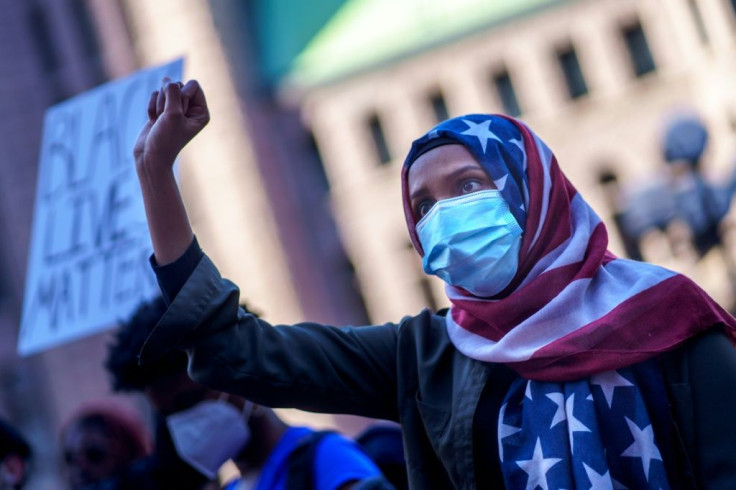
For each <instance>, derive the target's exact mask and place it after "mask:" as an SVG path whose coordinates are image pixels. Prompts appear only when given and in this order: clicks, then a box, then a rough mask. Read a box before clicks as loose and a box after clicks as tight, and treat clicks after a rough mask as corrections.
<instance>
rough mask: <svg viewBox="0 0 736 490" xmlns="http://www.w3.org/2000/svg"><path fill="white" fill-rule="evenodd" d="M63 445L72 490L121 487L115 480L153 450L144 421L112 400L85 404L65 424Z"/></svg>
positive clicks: (62, 433)
mask: <svg viewBox="0 0 736 490" xmlns="http://www.w3.org/2000/svg"><path fill="white" fill-rule="evenodd" d="M61 447H62V451H63V457H64V462H65V463H66V470H67V474H68V478H69V484H70V487H71V488H72V490H87V489H90V488H118V487H117V486H113V482H115V485H119V484H118V483H117V481H118V479H119V478H120V477H121V475H122V474H124V473H125V472H126V471H127V470H128V467H129V466H130V465H131V464H133V463H135V462H138V461H143V460H144V459H145V457H146V456H147V455H148V453H149V452H150V442H149V438H148V435H147V433H146V429H145V426H144V424H143V422H142V420H140V418H139V417H138V416H137V415H136V414H135V413H134V412H133V411H132V410H130V409H127V408H126V407H123V406H122V405H117V404H113V403H110V402H105V403H88V404H86V405H84V406H82V407H81V408H80V409H79V410H78V411H77V412H76V414H75V415H74V416H73V417H72V418H71V419H70V420H69V421H68V422H67V423H66V425H65V426H64V427H63V429H62V432H61Z"/></svg>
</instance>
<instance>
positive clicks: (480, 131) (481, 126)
mask: <svg viewBox="0 0 736 490" xmlns="http://www.w3.org/2000/svg"><path fill="white" fill-rule="evenodd" d="M463 122H464V123H465V124H467V125H468V129H466V130H465V131H463V132H462V134H465V135H469V136H475V137H477V138H478V141H480V146H481V148H483V153H485V152H486V146H487V145H488V140H496V141H498V142H499V143H501V144H503V140H502V139H501V138H499V137H498V136H496V134H495V133H494V132H493V131H491V129H490V126H491V120H490V119H486V120H485V121H483V122H481V123H477V124H476V123H474V122H473V121H470V120H468V119H463Z"/></svg>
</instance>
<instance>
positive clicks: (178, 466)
mask: <svg viewBox="0 0 736 490" xmlns="http://www.w3.org/2000/svg"><path fill="white" fill-rule="evenodd" d="M208 121H209V110H208V107H207V103H206V99H205V96H204V92H203V90H202V89H201V87H200V86H199V84H198V83H197V82H196V81H189V82H187V83H186V84H183V83H181V82H172V81H170V80H165V81H164V84H163V86H162V88H161V90H159V91H156V92H154V93H153V94H152V95H151V98H150V100H149V104H148V121H147V123H146V125H145V127H144V128H143V129H142V131H141V134H140V136H139V138H138V141H137V143H136V147H135V151H134V153H135V158H136V167H137V171H138V175H139V178H140V184H141V189H142V193H143V198H144V203H145V207H146V214H147V219H148V224H149V229H150V232H151V238H152V243H153V248H154V254H153V256H152V266H153V269H154V272H155V273H156V276H157V278H158V281H159V285H160V287H161V293H162V296H161V297H160V298H157V299H155V300H154V301H152V302H149V303H145V304H143V305H141V307H140V308H139V309H138V310H137V311H136V312H135V313H134V314H133V315H132V316H131V317H130V318H129V319H128V320H127V321H126V322H125V323H124V324H122V325H121V326H120V328H119V329H118V331H117V334H116V336H115V340H114V342H113V343H112V344H111V345H110V349H109V353H108V358H107V362H106V368H107V370H108V371H109V373H110V375H111V379H112V386H113V388H114V389H115V390H116V391H121V392H137V393H140V394H142V395H143V396H144V397H145V399H146V400H147V402H148V405H149V406H150V407H151V408H152V412H153V416H152V419H153V420H154V422H153V428H154V429H153V434H154V436H153V437H149V436H148V432H147V430H146V429H145V427H146V425H145V424H144V423H143V422H142V421H141V420H140V419H138V418H137V417H136V416H135V415H134V414H132V413H129V412H128V411H126V410H123V409H121V408H120V407H117V406H109V405H101V404H95V405H87V406H85V407H83V408H82V409H81V410H80V411H79V413H77V414H76V415H75V416H74V417H73V418H72V420H70V421H69V422H68V423H67V424H66V425H65V426H64V429H63V432H62V434H61V439H60V444H61V446H62V448H63V456H64V457H63V459H64V462H65V464H66V468H67V475H68V479H69V482H70V486H71V488H72V489H74V490H93V489H127V488H136V489H149V488H150V489H156V488H192V489H214V488H225V489H227V490H245V489H256V490H269V489H310V488H314V489H318V490H321V489H358V490H360V489H363V490H366V489H391V488H397V489H404V488H409V487H411V488H418V489H432V488H438V489H445V488H460V489H474V488H479V489H486V488H509V489H517V488H521V489H523V488H527V489H536V488H538V487H539V488H544V489H546V488H568V489H571V488H581V489H582V488H585V489H588V488H595V489H598V488H631V489H639V488H642V489H644V488H652V489H654V488H658V489H665V488H719V489H720V488H722V489H731V488H736V418H734V417H733V415H732V414H733V412H734V409H736V396H735V395H734V393H736V391H734V390H733V387H734V386H736V350H735V349H734V343H735V342H736V319H735V318H734V317H733V316H732V315H731V314H730V313H729V312H728V311H727V310H726V309H725V308H723V307H722V306H720V305H719V304H718V303H716V302H715V301H714V300H713V299H712V298H711V297H710V296H709V295H708V294H707V293H706V292H705V291H704V290H702V289H701V288H700V287H699V286H697V285H696V284H695V283H694V282H692V281H691V280H690V279H688V278H687V277H685V276H683V275H681V274H678V273H676V272H673V271H670V270H667V269H665V268H662V267H659V266H655V265H652V264H648V263H646V262H644V261H642V260H630V259H627V258H620V257H617V256H616V255H614V254H613V253H611V252H610V251H609V250H608V236H607V229H606V226H605V224H604V222H603V220H601V218H600V217H599V216H598V215H597V214H596V213H595V212H594V211H593V210H592V209H591V208H590V207H589V206H588V204H587V203H586V201H585V200H584V198H583V196H581V195H580V193H578V192H577V190H576V189H575V188H574V186H573V185H572V184H571V183H570V181H569V180H568V179H567V178H566V177H565V175H564V173H563V171H562V164H561V162H558V160H557V158H556V157H555V155H554V153H553V151H552V150H551V149H550V148H548V147H547V146H546V144H545V143H544V142H543V141H542V140H541V139H540V138H539V137H538V136H537V135H536V134H535V133H534V132H533V131H532V129H530V128H529V127H528V126H526V125H525V124H524V123H522V122H520V121H519V120H516V119H514V118H510V117H506V116H500V115H487V114H468V115H465V116H461V117H456V118H452V119H448V120H446V121H443V122H442V123H440V124H439V125H437V126H436V127H435V128H432V129H431V130H430V131H429V132H427V133H426V134H424V135H423V136H421V137H419V138H418V139H417V140H415V141H414V143H413V145H412V147H411V149H410V151H409V153H408V155H407V157H406V159H405V163H404V166H403V170H402V174H401V182H400V185H401V189H402V199H403V210H404V215H405V218H406V223H407V227H408V233H409V235H410V237H411V240H412V243H413V244H414V247H415V249H416V251H417V253H418V254H419V256H420V257H421V258H422V263H423V268H424V270H425V272H426V273H427V274H431V275H436V276H438V277H439V278H440V279H442V280H443V281H444V282H445V284H446V289H445V290H446V294H447V297H448V300H449V303H450V305H451V306H450V307H449V308H446V309H443V310H440V311H429V310H424V311H422V312H418V313H416V312H414V313H412V312H407V313H409V315H408V316H406V317H404V318H403V319H397V322H396V323H387V324H384V325H373V326H363V327H354V326H347V327H334V326H328V325H321V324H317V323H308V322H305V323H300V324H297V325H271V324H269V323H268V322H267V321H266V320H265V319H263V318H261V317H260V316H259V315H258V314H256V313H254V312H253V311H252V310H251V309H250V308H248V307H247V306H246V305H244V304H242V302H241V299H240V297H239V290H238V288H237V286H236V285H234V284H233V283H231V282H230V281H228V280H227V279H224V278H222V277H221V276H220V273H219V271H218V270H217V268H216V266H215V265H214V264H213V263H212V261H210V259H209V258H208V257H207V255H206V254H205V252H204V251H203V250H202V249H201V248H200V246H199V244H198V242H197V239H196V237H195V236H194V233H193V232H192V229H191V227H190V225H189V221H188V218H187V214H186V209H185V208H184V205H183V202H182V200H181V196H180V194H179V190H178V187H177V184H176V180H175V178H174V174H173V171H172V165H173V162H174V159H175V158H176V156H177V154H178V153H179V152H180V151H181V149H183V148H184V146H185V145H186V144H187V143H188V142H189V141H190V140H191V139H192V138H194V137H195V136H196V134H197V133H198V132H199V131H200V130H202V129H203V128H204V127H205V126H206V125H207V123H208ZM699 128H701V129H702V125H701V126H698V122H697V121H695V122H693V120H692V119H689V120H681V121H678V122H677V123H676V124H675V125H673V126H672V127H671V128H670V129H671V131H668V134H667V138H669V139H667V140H666V144H665V150H666V151H665V153H666V155H665V156H666V159H667V161H670V162H675V163H678V164H679V163H684V164H685V166H686V170H688V171H689V172H695V171H697V170H698V162H699V159H700V156H701V155H702V152H703V148H704V145H705V140H706V139H707V138H705V137H704V135H703V133H702V132H700V133H698V131H699ZM683 134H684V135H685V136H683ZM678 135H679V136H678ZM693 135H695V136H693ZM706 136H707V134H706ZM696 181H697V182H700V183H701V184H702V180H698V179H696ZM698 185H700V184H698ZM698 185H696V190H697V191H698V192H697V196H698V199H699V200H700V201H698V202H700V203H701V204H703V203H704V202H706V203H707V202H716V203H717V204H718V205H717V206H716V205H715V204H714V205H713V206H710V207H708V210H709V211H708V213H710V214H707V215H705V216H706V218H705V219H706V221H707V222H708V223H707V225H708V226H705V225H703V226H702V227H700V228H699V227H698V226H700V224H702V223H701V222H700V221H698V217H697V216H700V217H701V218H702V216H701V215H702V213H701V215H698V214H697V212H696V211H698V209H700V210H701V211H702V209H701V208H699V207H698V206H695V205H692V206H691V204H692V202H691V200H690V201H688V199H686V198H682V199H681V200H680V204H681V205H680V208H678V207H677V206H675V208H673V209H680V211H678V212H681V213H682V214H681V215H680V217H681V218H682V219H684V220H685V221H686V222H688V223H690V225H691V226H692V228H693V232H694V233H693V237H694V240H695V242H694V243H695V246H696V247H698V250H701V251H702V252H703V253H705V252H707V250H708V249H709V248H710V247H712V246H713V245H714V243H713V241H714V240H716V241H719V240H720V235H719V233H720V232H719V231H717V230H718V226H719V225H720V220H721V219H723V217H724V216H725V214H726V212H725V211H727V209H728V205H727V204H724V202H726V201H727V199H726V198H723V199H721V198H720V197H719V198H717V199H715V198H713V196H712V195H711V194H712V193H710V192H708V191H707V189H706V190H705V191H703V189H702V188H701V187H702V185H700V187H698ZM727 192H732V189H731V187H729V188H728V190H727ZM683 195H684V194H683ZM687 196H690V197H692V196H691V194H687ZM675 197H677V196H675ZM683 203H684V204H683ZM696 204H697V203H696ZM688 206H690V207H688ZM688 210H689V211H688ZM637 212H639V214H642V213H643V210H641V209H639V210H637V209H628V210H621V212H620V213H619V214H618V218H619V219H618V220H617V221H616V224H617V225H618V226H619V227H620V231H621V232H622V233H623V234H624V239H626V238H627V237H626V235H625V234H626V233H627V231H631V230H632V229H633V228H632V226H633V225H632V224H631V223H632V219H633V218H632V216H634V217H636V215H637ZM688 212H690V214H687V213H688ZM626 213H628V215H626ZM696 215H697V216H696ZM714 223H715V228H713V226H714ZM627 227H628V228H627ZM708 227H711V228H712V229H709V228H708ZM632 233H633V232H632ZM629 238H632V237H629ZM633 239H634V241H635V239H636V237H633ZM698 240H700V241H698ZM629 245H631V244H629ZM632 250H636V249H633V248H632ZM635 258H637V259H642V257H635ZM278 407H285V408H299V409H303V410H308V411H315V412H324V413H346V414H355V415H361V416H365V417H370V418H374V419H378V420H383V421H387V422H385V423H384V422H381V423H377V424H376V425H375V426H374V427H372V428H370V429H369V430H368V431H366V432H365V433H364V434H362V435H361V436H359V437H357V438H356V439H351V438H348V437H346V436H344V435H341V434H339V433H337V432H334V431H318V430H314V429H311V428H308V427H294V426H290V425H289V424H288V423H286V422H285V421H284V420H283V419H282V418H280V417H279V416H278V414H277V413H276V412H275V411H274V410H273V408H278ZM0 429H1V430H2V432H3V435H2V439H1V440H0V463H1V465H0V478H2V480H0V482H1V483H2V484H3V485H5V486H3V487H0V488H14V489H17V488H21V487H22V484H23V482H24V481H25V479H26V476H27V468H28V463H29V460H30V458H31V449H30V447H29V446H28V444H27V443H26V442H24V440H23V438H22V437H21V436H20V435H19V434H18V433H17V432H16V431H14V430H12V428H10V427H7V426H5V425H0ZM6 441H7V442H6ZM226 462H231V463H232V464H233V465H234V467H235V468H236V469H237V472H236V473H237V476H236V477H234V478H231V479H223V478H222V474H223V465H224V464H225V463H226Z"/></svg>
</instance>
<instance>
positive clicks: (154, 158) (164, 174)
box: [133, 78, 210, 265]
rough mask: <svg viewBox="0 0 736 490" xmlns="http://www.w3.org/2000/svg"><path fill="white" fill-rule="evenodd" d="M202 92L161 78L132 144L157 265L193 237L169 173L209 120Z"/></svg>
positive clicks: (173, 256) (195, 85)
mask: <svg viewBox="0 0 736 490" xmlns="http://www.w3.org/2000/svg"><path fill="white" fill-rule="evenodd" d="M209 120H210V115H209V110H208V109H207V101H206V100H205V97H204V92H203V91H202V89H201V88H200V86H199V84H198V83H197V82H196V81H195V80H190V81H189V82H187V84H186V85H182V84H181V83H180V82H172V81H171V80H169V79H168V78H165V79H164V81H163V85H162V87H161V90H157V91H156V92H153V93H152V94H151V97H150V98H149V101H148V121H146V124H145V125H144V126H143V129H141V132H140V134H139V135H138V139H137V140H136V143H135V147H134V149H133V155H134V157H135V163H136V170H137V172H138V180H139V181H140V185H141V191H142V193H143V203H144V206H145V209H146V218H147V220H148V229H149V232H150V233H151V241H152V242H153V254H154V257H155V258H156V262H157V263H158V264H159V265H165V264H168V263H171V262H173V261H174V260H176V259H177V258H179V257H180V256H181V255H182V254H183V253H184V251H185V250H186V249H187V247H188V246H189V245H190V244H191V243H192V239H193V237H194V235H193V233H192V228H191V226H190V225H189V218H188V217H187V212H186V208H185V207H184V202H183V201H182V199H181V194H180V193H179V187H178V186H177V184H176V179H175V178H174V170H173V166H174V160H176V156H177V155H178V154H179V152H180V151H181V150H182V148H184V146H186V145H187V143H189V141H191V140H192V138H194V136H196V135H197V133H199V132H200V131H201V130H202V129H203V128H204V127H205V126H206V125H207V123H208V122H209Z"/></svg>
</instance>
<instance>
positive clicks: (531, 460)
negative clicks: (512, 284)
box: [498, 368, 669, 490]
mask: <svg viewBox="0 0 736 490" xmlns="http://www.w3.org/2000/svg"><path fill="white" fill-rule="evenodd" d="M633 379H635V377H634V375H633V371H632V370H631V368H623V369H621V370H620V371H617V372H612V373H603V375H600V376H598V379H597V381H593V380H592V379H585V380H579V381H573V382H563V383H559V382H545V381H526V380H517V382H515V383H514V384H512V387H511V389H510V390H509V394H508V395H507V396H506V398H505V399H504V402H503V405H502V408H501V410H500V412H499V421H498V443H499V456H500V457H501V458H500V459H501V465H502V470H503V474H504V479H505V483H506V487H507V488H526V489H527V490H529V489H537V488H543V489H547V490H552V489H555V490H557V489H563V488H566V489H570V488H584V489H589V488H592V489H595V490H597V489H618V488H650V489H666V488H669V486H668V482H667V477H666V472H665V468H664V464H663V462H662V456H661V453H660V451H659V449H658V447H657V441H656V440H655V434H654V431H653V427H652V423H651V421H650V419H649V416H648V414H647V410H646V408H645V405H644V399H643V397H642V395H641V392H640V391H639V388H638V386H637V385H636V383H634V382H633V381H632V380H633ZM617 388H618V389H617ZM558 463H559V464H558Z"/></svg>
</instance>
